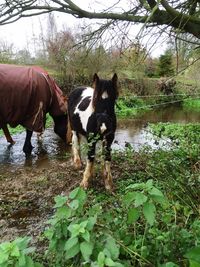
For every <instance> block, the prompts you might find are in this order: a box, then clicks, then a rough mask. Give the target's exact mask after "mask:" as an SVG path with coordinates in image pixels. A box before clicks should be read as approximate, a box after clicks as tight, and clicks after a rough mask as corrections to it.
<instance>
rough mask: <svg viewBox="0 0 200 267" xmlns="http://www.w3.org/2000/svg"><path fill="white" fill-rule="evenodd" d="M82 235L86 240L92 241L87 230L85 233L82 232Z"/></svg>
mask: <svg viewBox="0 0 200 267" xmlns="http://www.w3.org/2000/svg"><path fill="white" fill-rule="evenodd" d="M81 236H82V237H83V239H85V241H87V242H89V241H90V233H89V232H88V231H87V230H86V231H85V233H82V234H81Z"/></svg>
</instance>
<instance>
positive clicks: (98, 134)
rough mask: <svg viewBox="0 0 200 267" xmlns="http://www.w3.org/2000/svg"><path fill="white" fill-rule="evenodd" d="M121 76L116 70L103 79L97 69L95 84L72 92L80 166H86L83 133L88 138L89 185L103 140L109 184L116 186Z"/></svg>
mask: <svg viewBox="0 0 200 267" xmlns="http://www.w3.org/2000/svg"><path fill="white" fill-rule="evenodd" d="M117 79H118V78H117V75H116V74H114V76H113V77H112V79H111V80H102V79H99V77H98V75H97V74H96V73H95V74H94V77H93V87H94V88H91V87H79V88H76V89H75V90H73V91H72V92H71V94H70V95H69V99H68V114H69V121H70V124H71V128H72V151H73V162H74V165H75V167H76V168H80V167H81V166H82V163H81V157H80V137H81V136H85V137H86V139H87V142H88V154H87V163H86V168H85V171H84V174H83V179H82V182H81V186H82V187H83V188H85V189H86V188H87V187H88V185H89V180H90V178H91V177H92V176H93V168H94V159H95V147H96V143H97V141H98V140H102V145H103V156H104V167H103V176H104V181H105V188H106V189H107V190H112V185H113V183H112V175H111V144H112V142H113V140H114V136H115V130H116V115H115V102H116V99H117V97H118V89H117Z"/></svg>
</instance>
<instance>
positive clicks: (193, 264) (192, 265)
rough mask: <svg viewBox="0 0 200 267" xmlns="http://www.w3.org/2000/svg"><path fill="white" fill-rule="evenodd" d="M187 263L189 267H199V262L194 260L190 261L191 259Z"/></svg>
mask: <svg viewBox="0 0 200 267" xmlns="http://www.w3.org/2000/svg"><path fill="white" fill-rule="evenodd" d="M189 263H190V265H189V266H190V267H200V263H198V262H196V261H192V260H189Z"/></svg>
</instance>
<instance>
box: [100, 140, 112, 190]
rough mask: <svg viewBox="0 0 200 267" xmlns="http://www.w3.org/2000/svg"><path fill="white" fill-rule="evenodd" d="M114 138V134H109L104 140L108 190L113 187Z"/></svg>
mask: <svg viewBox="0 0 200 267" xmlns="http://www.w3.org/2000/svg"><path fill="white" fill-rule="evenodd" d="M113 140H114V135H109V136H108V137H105V139H104V140H103V156H104V163H103V177H104V182H105V188H106V190H108V191H112V189H113V179H112V174H111V145H112V142H113Z"/></svg>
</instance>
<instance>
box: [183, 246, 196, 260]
mask: <svg viewBox="0 0 200 267" xmlns="http://www.w3.org/2000/svg"><path fill="white" fill-rule="evenodd" d="M184 256H185V257H186V258H187V259H189V260H192V261H195V262H197V263H200V247H195V248H192V249H190V250H189V251H188V252H187V253H186V254H185V255H184Z"/></svg>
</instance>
